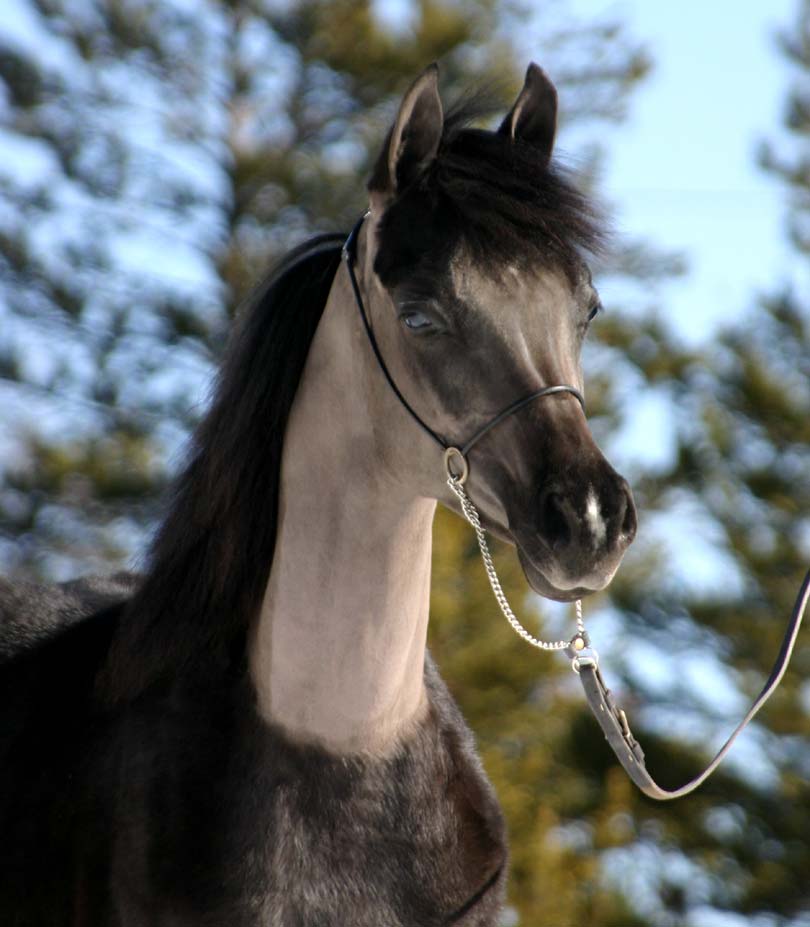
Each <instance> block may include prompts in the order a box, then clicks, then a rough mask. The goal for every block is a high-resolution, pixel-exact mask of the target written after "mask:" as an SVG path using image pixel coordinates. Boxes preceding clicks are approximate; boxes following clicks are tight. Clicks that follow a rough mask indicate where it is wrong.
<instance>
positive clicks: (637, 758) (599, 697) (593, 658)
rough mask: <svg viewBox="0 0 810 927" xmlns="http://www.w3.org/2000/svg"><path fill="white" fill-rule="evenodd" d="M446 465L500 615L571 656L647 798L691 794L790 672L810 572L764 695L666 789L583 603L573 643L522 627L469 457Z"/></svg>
mask: <svg viewBox="0 0 810 927" xmlns="http://www.w3.org/2000/svg"><path fill="white" fill-rule="evenodd" d="M453 463H455V465H456V466H457V467H460V471H459V472H458V473H454V472H453ZM444 465H445V470H446V472H447V485H448V486H449V487H450V489H451V490H452V491H453V493H454V494H455V496H456V497H457V498H458V501H459V502H460V503H461V510H462V511H463V512H464V517H465V518H466V519H467V521H468V522H469V523H470V524H471V525H472V527H473V530H474V531H475V536H476V538H477V539H478V546H479V547H480V549H481V557H482V559H483V561H484V567H485V569H486V571H487V577H488V578H489V584H490V586H492V591H493V592H494V593H495V598H496V599H497V602H498V605H500V607H501V611H502V612H503V613H504V615H505V616H506V620H507V621H508V622H509V624H510V626H511V627H512V630H513V631H514V632H515V633H516V634H518V635H519V636H520V637H521V638H523V640H524V641H526V643H527V644H531V645H532V647H537V648H538V649H539V650H564V651H565V652H566V654H567V655H568V656H569V657H570V658H571V666H572V668H573V670H574V672H575V673H576V674H577V675H578V676H579V677H580V681H581V682H582V687H583V690H584V692H585V698H586V699H587V702H588V705H589V707H590V709H591V711H592V712H593V714H594V717H595V718H596V720H597V721H598V722H599V726H600V727H601V728H602V733H603V734H604V735H605V739H606V740H607V742H608V743H609V744H610V746H611V748H612V749H613V752H614V753H615V754H616V757H617V759H618V760H619V762H620V763H621V764H622V766H623V767H624V769H625V772H627V774H628V775H629V776H630V778H631V779H632V780H633V782H635V784H636V785H637V786H638V787H639V788H640V789H641V791H642V792H644V794H645V795H647V796H649V797H650V798H654V799H656V800H657V801H670V800H671V799H673V798H681V797H683V796H685V795H689V793H690V792H693V791H694V790H695V789H696V788H697V787H698V786H699V785H701V784H702V783H703V782H705V781H706V779H708V778H709V776H710V775H711V774H712V773H713V772H714V771H715V769H717V767H718V766H719V765H720V763H721V761H722V760H723V758H724V757H725V755H726V754H727V753H728V751H729V750H730V749H731V747H732V745H733V744H734V742H735V740H736V739H737V737H739V735H740V734H741V733H742V732H743V730H744V729H745V728H746V727H747V726H748V724H750V722H751V721H752V720H753V718H754V716H755V715H756V714H757V712H758V711H759V710H760V708H762V706H763V705H764V704H765V702H766V701H767V700H768V699H769V698H770V696H771V695H772V693H773V691H774V690H775V689H776V687H777V686H778V685H779V682H780V681H781V679H782V676H783V675H784V673H785V670H786V669H787V665H788V662H789V661H790V656H791V654H792V652H793V645H794V644H795V643H796V637H797V636H798V633H799V627H800V626H801V622H802V617H803V616H804V611H805V608H806V607H807V604H808V602H810V570H808V571H807V575H806V576H805V577H804V581H803V582H802V585H801V587H800V589H799V594H798V596H797V597H796V604H795V605H794V607H793V614H792V615H791V618H790V621H789V622H788V627H787V630H786V631H785V636H784V639H783V641H782V646H781V648H780V651H779V656H778V657H777V658H776V663H775V664H774V666H773V669H772V670H771V675H770V676H769V677H768V681H767V682H766V683H765V686H764V688H763V689H762V691H761V692H760V693H759V695H758V696H757V698H756V699H755V700H754V703H753V704H752V705H751V707H750V708H749V709H748V712H747V714H746V715H745V717H744V718H743V719H742V721H740V723H739V724H738V725H737V727H736V728H735V729H734V730H733V731H732V733H731V736H730V737H729V738H728V740H726V742H725V743H724V744H723V746H722V747H721V748H720V750H719V751H718V752H717V753H716V754H715V756H714V759H712V761H711V762H710V763H709V765H708V766H707V767H706V768H705V769H704V770H703V772H702V773H700V775H698V776H695V778H694V779H692V780H690V781H689V782H687V783H686V785H684V786H682V787H681V788H679V789H662V788H661V786H659V785H658V783H657V782H656V781H655V780H654V779H653V778H652V776H651V775H650V774H649V772H648V771H647V767H646V765H645V763H644V751H643V750H642V749H641V745H640V744H639V742H638V741H637V740H636V738H635V737H634V736H633V732H632V731H631V730H630V725H629V723H628V721H627V715H626V714H625V713H624V711H623V710H622V709H621V708H620V707H619V705H618V704H616V701H615V700H614V698H613V696H612V695H611V692H610V690H609V689H608V687H607V686H606V685H605V681H604V679H603V678H602V674H601V672H600V671H599V655H598V654H597V653H596V651H595V650H592V649H591V647H590V641H589V640H588V635H587V633H586V631H585V624H584V623H583V620H582V602H581V601H580V600H579V599H577V601H576V603H575V607H576V616H577V632H576V634H575V635H574V636H573V637H572V638H571V640H569V641H564V640H559V641H541V640H540V639H539V638H537V637H535V636H534V635H533V634H530V633H529V632H528V631H527V630H526V628H524V627H523V625H522V624H521V623H520V621H519V620H518V618H517V616H516V615H515V613H514V612H513V611H512V609H511V607H510V605H509V602H508V601H507V599H506V596H505V595H504V591H503V588H502V587H501V583H500V580H499V579H498V574H497V573H496V572H495V565H494V564H493V562H492V554H490V552H489V545H488V544H487V539H486V535H485V534H484V529H483V527H482V526H481V518H480V516H479V514H478V510H477V509H476V508H475V506H474V505H473V504H472V501H471V500H470V497H469V496H468V495H467V493H466V492H465V491H464V485H463V484H464V481H465V480H466V479H467V475H468V474H469V465H468V463H467V459H466V457H465V456H464V454H463V453H462V452H461V451H460V450H459V449H458V448H455V447H449V448H447V450H446V451H445V455H444Z"/></svg>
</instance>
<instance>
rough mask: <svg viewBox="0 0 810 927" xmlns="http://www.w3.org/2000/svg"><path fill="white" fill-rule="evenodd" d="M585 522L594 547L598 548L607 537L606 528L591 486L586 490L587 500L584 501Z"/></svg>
mask: <svg viewBox="0 0 810 927" xmlns="http://www.w3.org/2000/svg"><path fill="white" fill-rule="evenodd" d="M585 521H586V523H587V525H588V528H590V531H591V534H592V535H593V540H594V545H595V546H596V547H598V546H599V545H600V544H603V543H604V540H605V537H606V536H607V528H606V527H605V521H604V519H603V518H602V511H601V509H600V508H599V500H598V499H597V498H596V493H595V492H594V491H593V486H591V487H590V489H589V490H588V498H587V499H586V500H585Z"/></svg>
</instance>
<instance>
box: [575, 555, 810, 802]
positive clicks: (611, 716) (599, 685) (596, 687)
mask: <svg viewBox="0 0 810 927" xmlns="http://www.w3.org/2000/svg"><path fill="white" fill-rule="evenodd" d="M808 600H810V570H808V572H807V574H806V575H805V577H804V582H803V583H802V585H801V588H800V589H799V594H798V596H797V597H796V604H795V605H794V606H793V613H792V615H791V617H790V621H789V622H788V626H787V630H786V631H785V636H784V638H783V639H782V646H781V648H780V650H779V655H778V657H777V658H776V662H775V663H774V666H773V669H772V670H771V675H770V676H769V677H768V681H767V682H766V683H765V686H764V688H763V689H762V691H761V692H760V693H759V695H758V696H757V697H756V699H755V700H754V703H753V704H752V705H751V707H750V708H749V710H748V713H747V714H746V715H745V717H744V718H743V719H742V721H740V723H739V724H738V725H737V727H736V728H735V729H734V731H733V732H732V734H731V736H730V737H729V738H728V740H727V741H726V742H725V743H724V744H723V746H722V747H721V748H720V750H719V752H718V753H717V755H716V756H715V757H714V759H713V760H712V761H711V763H709V765H708V766H707V767H706V769H704V770H703V772H702V773H700V775H698V776H696V777H695V778H694V779H692V780H691V781H689V782H687V783H686V785H684V786H682V787H681V788H679V789H673V790H668V789H662V788H661V786H659V785H658V783H657V782H656V781H655V780H654V779H653V778H652V776H651V775H650V774H649V772H648V771H647V767H646V766H645V765H644V751H643V750H642V749H641V746H640V744H639V742H638V741H637V740H636V738H635V737H634V736H633V732H632V731H631V730H630V725H629V724H628V723H627V716H626V715H625V713H624V712H623V711H622V709H621V708H620V707H619V706H618V705H617V704H616V702H615V701H614V699H613V697H612V695H611V694H610V690H609V689H608V687H607V686H606V685H605V680H604V679H603V678H602V674H601V673H600V672H599V665H598V661H597V659H596V656H595V655H594V654H592V653H591V652H590V651H588V650H583V651H580V652H575V651H574V650H569V655H570V656H571V657H572V658H573V659H574V660H575V661H576V664H577V665H578V672H579V678H580V679H581V680H582V688H583V689H584V691H585V698H586V699H587V700H588V705H589V706H590V709H591V711H592V712H593V713H594V716H595V717H596V720H597V721H598V722H599V726H600V727H601V728H602V731H603V732H604V735H605V738H606V739H607V742H608V743H609V744H610V746H611V747H612V748H613V752H614V753H615V754H616V757H617V758H618V760H619V762H620V763H621V764H622V766H623V767H624V769H625V771H626V772H627V774H628V775H629V776H630V778H631V779H632V780H633V782H635V784H636V785H637V786H638V787H639V788H640V789H641V791H642V792H644V794H645V795H648V796H649V797H650V798H655V799H657V800H658V801H670V800H671V799H673V798H682V797H683V796H684V795H688V794H689V793H690V792H693V791H694V790H695V789H696V788H697V787H698V786H699V785H701V784H702V783H703V782H705V781H706V779H708V778H709V776H710V775H711V774H712V773H713V772H714V771H715V769H717V767H718V766H719V765H720V763H721V761H722V760H723V758H724V757H725V755H726V754H727V753H728V751H729V750H730V749H731V747H732V746H733V744H734V741H735V740H736V739H737V738H738V737H739V735H740V734H741V733H742V732H743V730H744V729H745V728H746V727H747V726H748V724H749V723H750V722H751V720H752V719H753V717H754V715H756V713H757V712H758V711H759V710H760V708H762V706H763V705H764V704H765V702H767V701H768V699H769V698H770V697H771V695H772V693H773V691H774V689H776V687H777V686H778V685H779V683H780V682H781V680H782V677H783V676H784V674H785V670H786V669H787V666H788V663H789V662H790V657H791V654H792V653H793V646H794V644H795V643H796V637H797V635H798V633H799V628H800V627H801V623H802V618H803V617H804V611H805V608H806V607H807V602H808Z"/></svg>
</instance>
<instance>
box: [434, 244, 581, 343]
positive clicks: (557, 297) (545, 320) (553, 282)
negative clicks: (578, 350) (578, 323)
mask: <svg viewBox="0 0 810 927" xmlns="http://www.w3.org/2000/svg"><path fill="white" fill-rule="evenodd" d="M450 279H451V282H452V285H453V289H454V291H455V295H456V297H457V298H458V299H459V300H460V301H461V302H462V303H464V304H465V305H466V306H468V307H469V308H470V309H472V310H473V311H479V312H481V313H484V314H486V315H488V316H489V317H490V318H491V321H492V323H493V325H494V326H495V327H496V328H498V329H503V330H504V332H506V331H508V330H513V329H515V328H519V329H520V330H522V331H526V330H527V329H529V330H530V329H532V328H533V327H535V326H537V325H542V326H543V328H544V329H548V327H549V326H550V325H551V324H552V323H553V322H554V321H557V322H564V321H565V320H566V319H567V318H568V316H569V313H568V311H567V308H568V306H569V305H570V303H571V299H572V292H571V287H570V284H569V283H568V280H567V278H566V276H565V274H564V273H562V272H561V271H560V272H557V271H554V270H551V269H531V268H530V269H526V268H523V267H520V266H519V265H518V264H505V265H501V266H500V267H498V268H497V269H493V270H489V269H485V268H482V267H480V266H479V265H478V264H477V263H476V262H475V261H471V260H469V259H465V257H464V256H463V255H462V254H457V255H456V256H455V257H454V258H453V260H452V261H451V263H450Z"/></svg>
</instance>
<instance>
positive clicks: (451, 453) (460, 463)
mask: <svg viewBox="0 0 810 927" xmlns="http://www.w3.org/2000/svg"><path fill="white" fill-rule="evenodd" d="M367 215H368V213H366V215H365V216H363V217H362V218H361V219H360V221H359V222H358V223H357V225H355V227H354V228H353V229H352V231H351V233H350V235H349V237H348V238H347V239H346V244H345V245H344V246H343V260H344V262H345V264H346V269H347V270H348V272H349V280H350V281H351V285H352V291H353V292H354V300H355V302H356V303H357V308H358V309H359V310H360V318H361V319H362V320H363V328H365V330H366V335H367V336H368V340H369V343H370V344H371V349H372V351H373V352H374V357H375V358H376V359H377V364H378V365H379V368H380V370H381V371H382V373H383V375H384V376H385V379H386V380H387V381H388V385H389V386H390V387H391V389H392V390H393V392H394V395H395V396H396V397H397V399H398V400H399V401H400V403H401V404H402V406H403V407H404V408H405V411H406V412H407V413H408V414H409V415H410V416H411V418H412V419H413V420H414V421H415V422H416V424H417V425H418V426H419V427H420V428H421V429H422V431H424V432H425V433H426V434H427V435H429V436H430V437H431V438H432V439H433V440H434V441H435V442H436V444H438V445H439V447H441V448H442V450H443V451H444V465H445V469H446V471H447V475H448V477H450V478H451V479H455V480H458V481H459V482H460V483H464V481H465V480H466V479H467V476H468V474H469V472H470V466H469V462H468V460H467V455H468V454H469V453H470V451H471V450H472V448H473V447H474V446H475V445H476V444H477V443H478V442H479V441H480V440H481V438H483V437H484V435H485V434H487V433H488V432H490V431H491V430H492V429H493V428H495V426H496V425H500V423H501V422H502V421H503V420H504V419H506V418H508V417H509V416H510V415H512V414H513V413H515V412H517V411H518V410H519V409H522V408H523V407H524V406H527V405H529V403H531V402H534V400H535V399H541V398H542V397H543V396H552V395H554V394H555V393H571V395H572V396H574V397H576V399H577V401H578V402H579V404H580V405H581V406H582V408H583V409H584V408H585V398H584V397H583V395H582V393H581V392H580V391H579V390H578V389H576V387H574V386H567V385H560V386H544V387H543V388H542V389H538V390H536V391H535V392H533V393H531V394H529V395H528V396H524V397H523V398H522V399H518V400H517V401H515V402H513V403H511V404H510V405H508V406H507V407H506V408H505V409H503V410H501V411H500V412H499V413H498V414H497V415H495V416H493V417H492V418H491V419H490V420H489V421H488V422H487V423H486V424H485V425H483V426H482V427H481V428H479V429H478V431H476V432H475V434H473V436H472V437H471V438H470V439H469V440H468V441H465V442H463V443H462V444H461V446H458V445H456V444H451V443H450V442H449V441H447V440H445V438H443V437H442V436H441V435H440V434H439V433H438V432H436V431H434V430H433V429H432V428H431V427H430V425H428V424H427V423H426V422H425V421H424V420H423V419H422V418H421V416H420V415H419V414H418V413H417V412H416V410H415V409H414V408H413V406H412V405H411V404H410V403H409V402H408V400H407V399H406V398H405V396H404V395H403V394H402V391H401V390H400V389H399V387H398V386H397V384H396V382H395V380H394V378H393V376H392V375H391V371H390V370H389V369H388V366H387V365H386V363H385V359H384V358H383V356H382V351H380V346H379V344H378V343H377V338H376V337H375V335H374V329H373V328H372V327H371V322H370V320H369V317H368V313H367V312H366V307H365V303H364V302H363V296H362V294H361V292H360V285H359V284H358V282H357V276H356V275H355V272H354V262H355V258H356V256H357V236H358V234H359V232H360V226H361V225H362V224H363V221H364V220H365V218H366V216H367Z"/></svg>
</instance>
